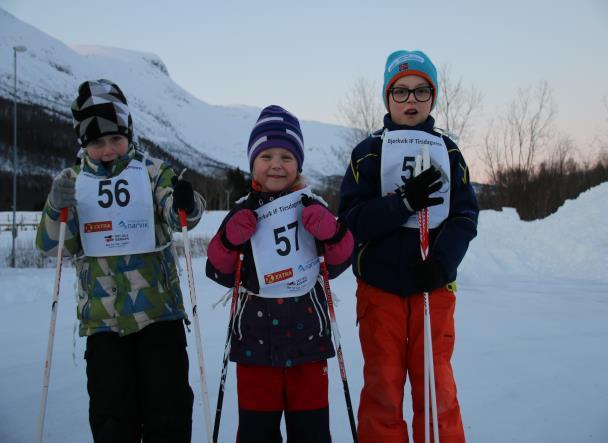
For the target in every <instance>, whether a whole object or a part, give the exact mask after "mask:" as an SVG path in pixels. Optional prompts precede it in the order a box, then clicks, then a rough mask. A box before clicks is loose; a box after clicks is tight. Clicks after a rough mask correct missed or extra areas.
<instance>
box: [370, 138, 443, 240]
mask: <svg viewBox="0 0 608 443" xmlns="http://www.w3.org/2000/svg"><path fill="white" fill-rule="evenodd" d="M423 146H427V147H428V150H429V154H430V158H431V164H432V165H434V166H435V168H437V169H438V170H439V171H441V181H442V186H441V189H439V191H437V192H435V193H433V194H431V196H432V197H443V203H442V204H440V205H437V206H431V207H429V228H436V227H437V226H439V225H440V224H441V223H442V222H443V221H444V220H445V219H446V218H447V217H448V215H449V213H450V158H449V156H448V150H447V148H446V146H445V143H444V141H443V138H442V137H437V136H435V135H432V134H429V133H427V132H424V131H410V130H401V131H387V132H386V133H385V134H384V138H383V141H382V158H381V181H382V195H383V196H384V195H388V194H394V193H395V190H396V189H397V188H398V187H399V186H401V185H403V184H404V183H407V181H408V180H410V179H411V178H412V177H413V176H414V167H415V164H416V156H417V155H419V154H421V153H422V147H423ZM403 226H405V227H407V228H416V229H418V214H417V213H415V214H412V215H411V216H410V217H409V218H408V219H407V221H406V222H405V223H404V224H403Z"/></svg>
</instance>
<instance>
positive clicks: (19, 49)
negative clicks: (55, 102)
mask: <svg viewBox="0 0 608 443" xmlns="http://www.w3.org/2000/svg"><path fill="white" fill-rule="evenodd" d="M25 51H27V48H26V47H25V46H13V56H14V58H13V59H14V64H13V66H14V67H15V75H14V80H15V88H14V93H13V103H14V105H15V106H14V110H15V111H14V118H13V249H12V253H11V266H12V267H13V268H14V267H15V238H17V227H16V225H15V218H16V211H17V53H18V52H25Z"/></svg>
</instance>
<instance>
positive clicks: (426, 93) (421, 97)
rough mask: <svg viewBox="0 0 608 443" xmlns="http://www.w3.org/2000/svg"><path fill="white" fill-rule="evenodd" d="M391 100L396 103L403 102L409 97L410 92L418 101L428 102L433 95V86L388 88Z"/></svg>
mask: <svg viewBox="0 0 608 443" xmlns="http://www.w3.org/2000/svg"><path fill="white" fill-rule="evenodd" d="M389 91H390V93H391V95H392V96H393V100H395V102H397V103H404V102H406V101H407V100H408V99H409V98H410V94H411V93H414V98H416V101H418V102H428V101H429V100H430V99H431V97H432V96H433V88H432V87H430V86H420V87H418V88H414V89H408V88H402V87H398V88H391V89H389Z"/></svg>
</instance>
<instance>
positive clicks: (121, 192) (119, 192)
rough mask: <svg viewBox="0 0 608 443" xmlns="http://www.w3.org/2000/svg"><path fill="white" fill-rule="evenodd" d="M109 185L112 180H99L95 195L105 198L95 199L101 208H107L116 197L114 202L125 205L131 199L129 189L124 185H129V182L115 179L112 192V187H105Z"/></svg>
mask: <svg viewBox="0 0 608 443" xmlns="http://www.w3.org/2000/svg"><path fill="white" fill-rule="evenodd" d="M109 185H112V180H100V181H99V189H98V190H97V195H98V196H99V197H105V200H104V199H101V200H97V203H99V206H101V207H102V208H109V207H110V206H112V203H113V202H114V199H116V203H117V204H118V206H121V207H124V206H127V205H128V204H129V200H131V194H129V191H128V190H127V188H126V186H127V185H129V182H128V181H126V180H124V179H120V180H118V181H116V185H114V193H112V188H110V189H107V188H106V186H109ZM120 185H125V187H124V188H121V187H120Z"/></svg>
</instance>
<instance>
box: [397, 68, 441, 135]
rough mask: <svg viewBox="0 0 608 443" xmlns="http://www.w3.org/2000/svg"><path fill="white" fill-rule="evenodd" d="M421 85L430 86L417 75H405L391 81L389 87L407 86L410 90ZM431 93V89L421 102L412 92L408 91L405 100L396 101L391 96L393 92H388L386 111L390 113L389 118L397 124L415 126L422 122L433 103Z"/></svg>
mask: <svg viewBox="0 0 608 443" xmlns="http://www.w3.org/2000/svg"><path fill="white" fill-rule="evenodd" d="M421 87H430V85H429V82H427V81H426V80H425V79H424V78H422V77H420V76H417V75H406V76H404V77H401V78H400V79H398V80H397V81H396V82H395V83H393V85H392V86H391V89H395V88H407V89H409V90H410V91H412V90H414V89H416V88H421ZM424 92H426V91H424ZM405 94H407V91H405ZM420 95H421V94H419V96H420ZM422 95H423V94H422ZM432 95H433V93H432V91H431V98H430V99H429V100H427V101H424V102H421V101H418V100H416V97H415V95H414V92H410V94H409V97H408V98H407V100H406V101H405V102H403V103H397V102H396V101H395V99H394V98H393V94H392V93H391V92H389V94H388V111H389V113H390V115H391V120H392V121H393V122H394V123H396V124H398V125H406V126H416V125H418V124H420V123H422V122H424V121H425V120H426V118H427V117H428V116H429V114H430V113H431V106H432V104H433V99H432Z"/></svg>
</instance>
